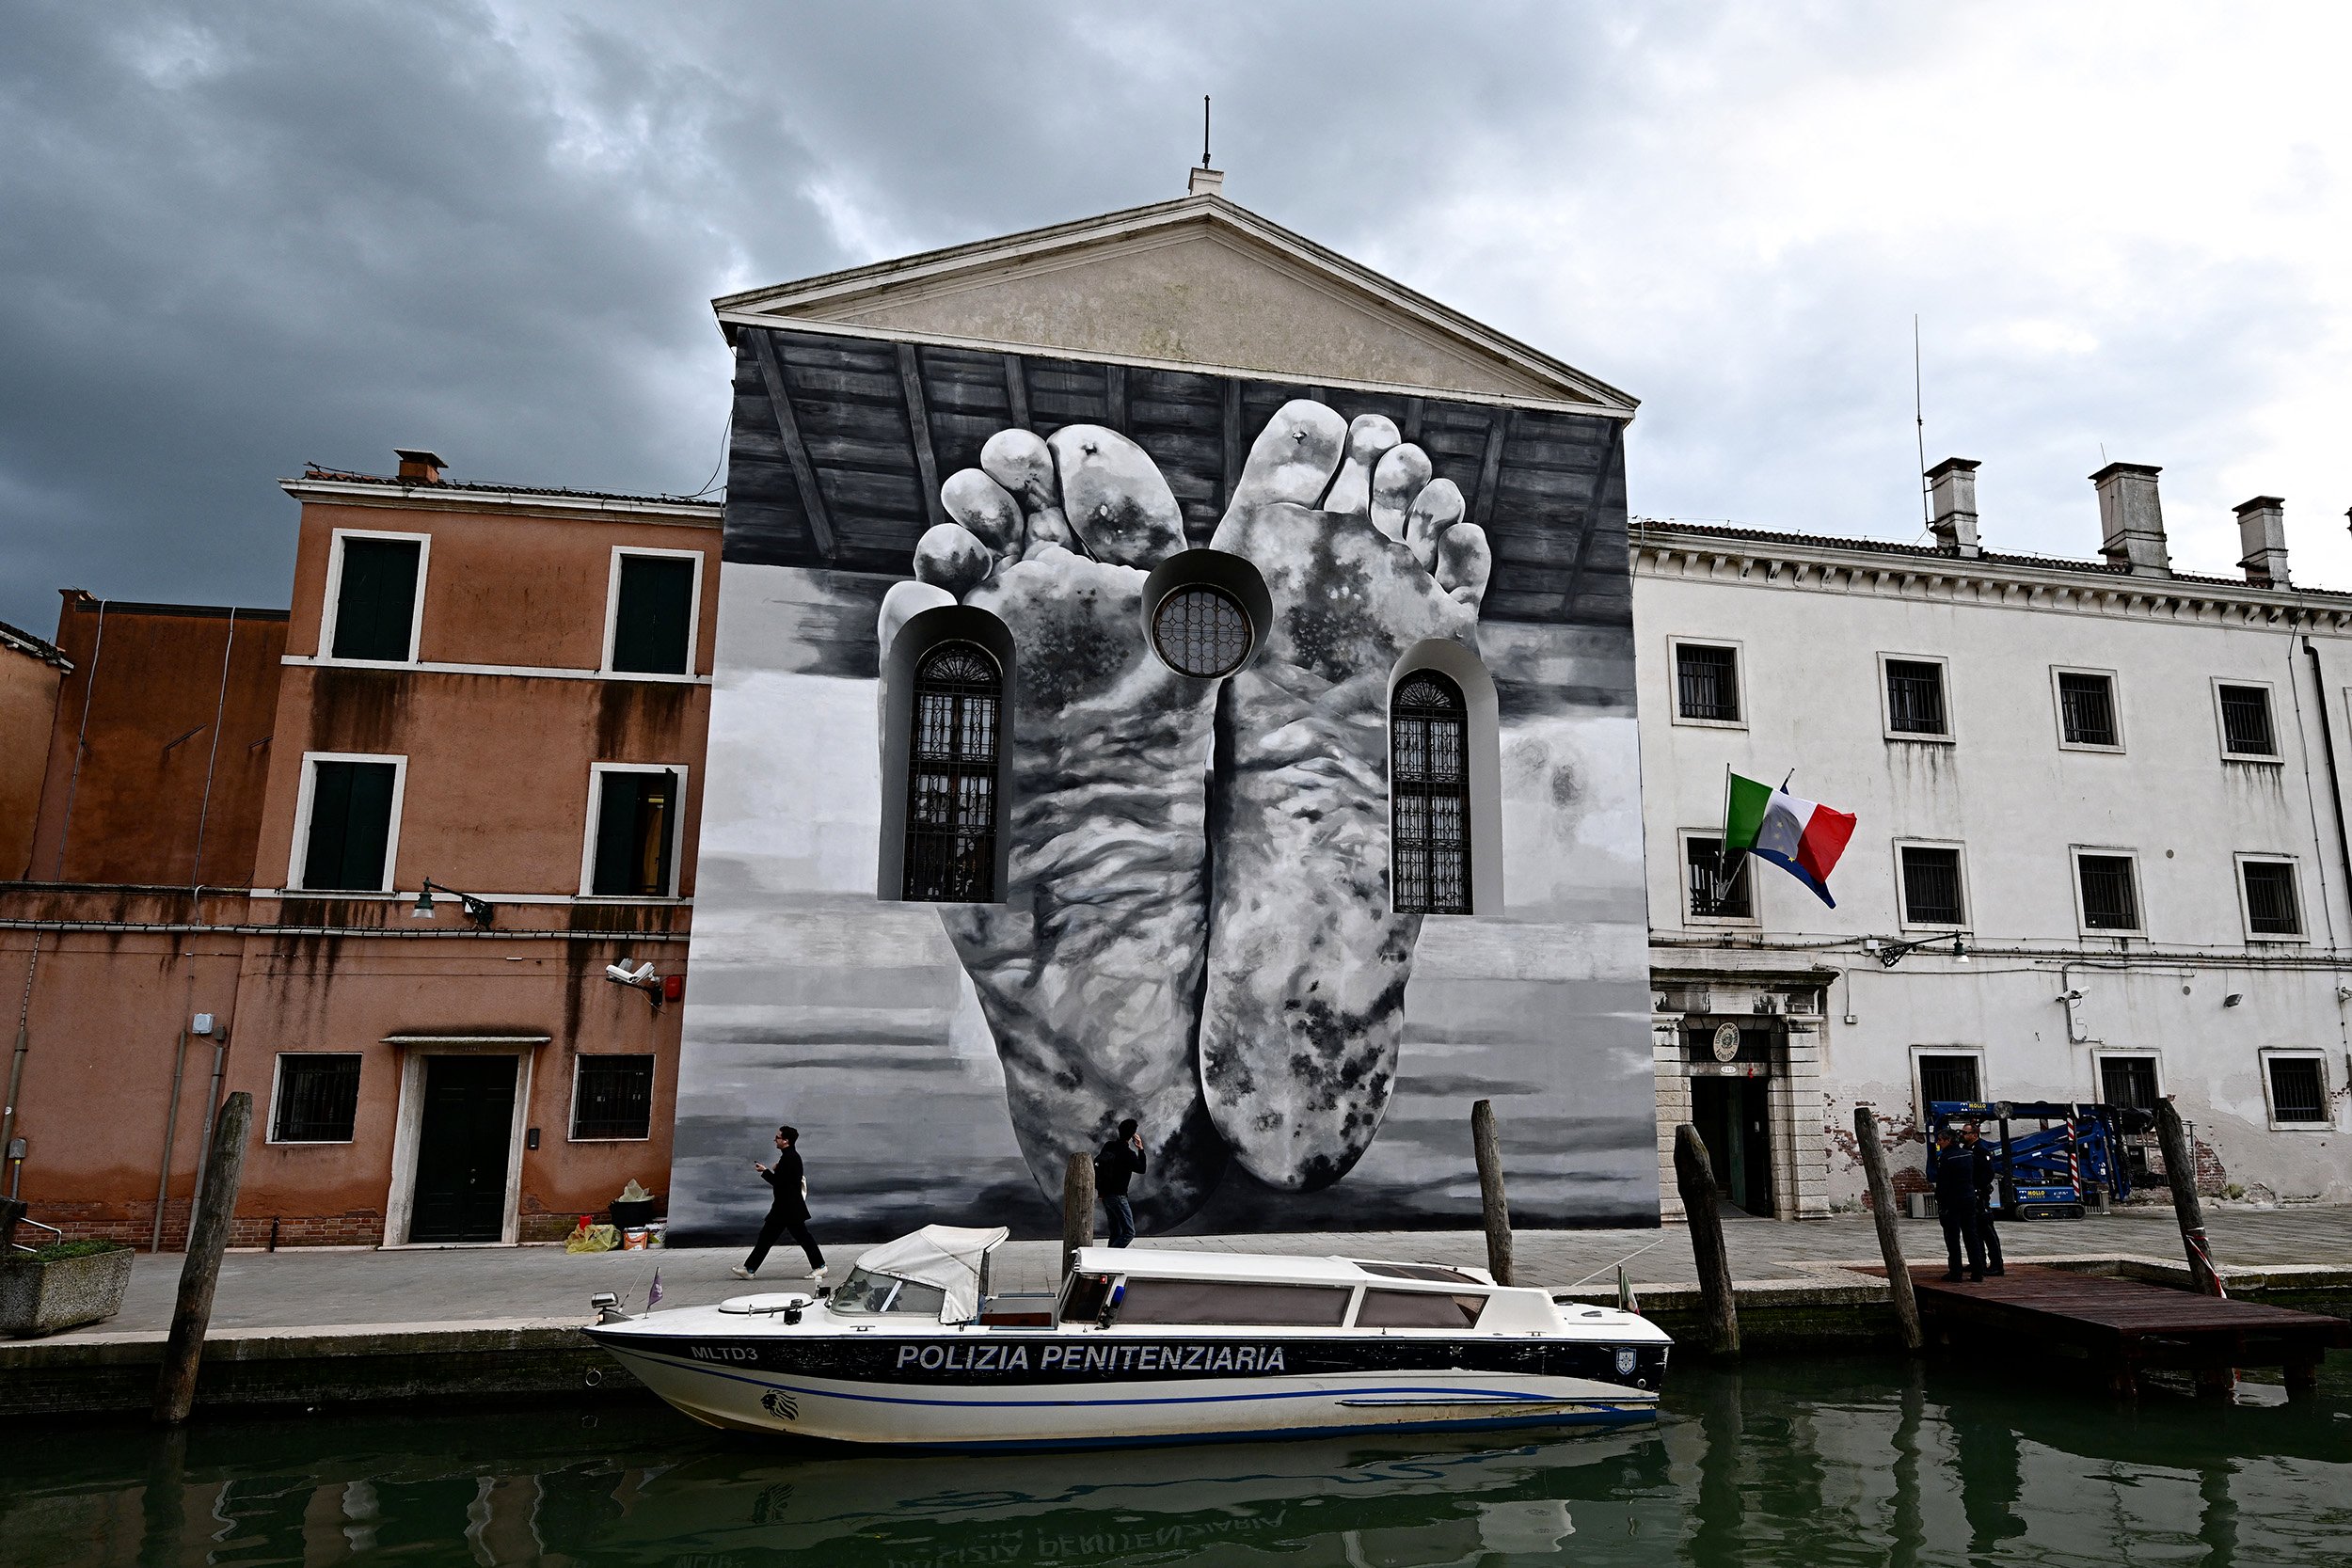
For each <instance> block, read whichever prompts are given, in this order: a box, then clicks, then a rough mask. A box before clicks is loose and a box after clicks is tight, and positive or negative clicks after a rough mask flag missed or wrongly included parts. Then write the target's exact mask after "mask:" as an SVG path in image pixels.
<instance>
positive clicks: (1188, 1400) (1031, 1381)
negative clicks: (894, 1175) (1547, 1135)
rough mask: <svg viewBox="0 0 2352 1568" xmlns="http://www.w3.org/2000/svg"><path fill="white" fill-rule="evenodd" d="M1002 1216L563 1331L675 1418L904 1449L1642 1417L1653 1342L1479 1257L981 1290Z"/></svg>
mask: <svg viewBox="0 0 2352 1568" xmlns="http://www.w3.org/2000/svg"><path fill="white" fill-rule="evenodd" d="M1007 1234H1008V1233H1007V1232H1006V1231H1005V1230H1003V1229H1001V1228H1000V1229H993V1230H974V1229H963V1228H958V1227H948V1226H928V1227H925V1228H923V1229H921V1230H918V1231H916V1232H914V1234H912V1235H909V1236H902V1237H900V1238H899V1239H898V1240H897V1241H895V1242H890V1243H884V1244H883V1245H882V1246H879V1247H875V1248H873V1249H872V1250H870V1251H868V1252H866V1253H865V1254H864V1255H863V1256H861V1257H860V1258H859V1259H858V1260H857V1263H856V1265H855V1267H854V1268H852V1269H851V1270H850V1275H849V1277H848V1278H846V1279H845V1280H843V1281H842V1283H841V1286H840V1288H839V1289H838V1290H835V1291H832V1292H831V1293H830V1294H824V1295H810V1294H807V1293H805V1292H802V1291H775V1292H768V1293H762V1294H755V1295H743V1296H736V1297H733V1298H731V1299H729V1300H726V1301H723V1302H720V1303H719V1304H718V1305H717V1306H715V1307H676V1308H673V1309H671V1310H669V1311H660V1312H648V1313H644V1314H643V1315H639V1316H630V1315H628V1314H625V1313H623V1312H621V1311H619V1310H618V1309H617V1307H614V1306H612V1304H611V1303H610V1302H609V1301H604V1302H600V1303H599V1311H598V1321H597V1322H596V1323H595V1324H593V1325H591V1326H589V1327H587V1328H585V1329H584V1330H583V1332H584V1333H586V1334H587V1335H588V1337H589V1338H592V1339H593V1340H595V1341H596V1343H597V1344H598V1345H600V1346H602V1347H603V1348H604V1349H605V1350H606V1351H608V1352H609V1353H611V1354H612V1355H613V1357H614V1358H615V1359H617V1360H618V1361H619V1362H620V1363H621V1364H622V1365H623V1366H624V1367H626V1368H627V1369H628V1370H629V1371H630V1372H632V1373H633V1374H635V1375H636V1377H637V1378H638V1379H639V1380H640V1381H641V1382H643V1383H644V1385H645V1386H647V1387H649V1388H651V1389H652V1390H653V1391H654V1392H655V1393H657V1394H659V1395H660V1396H661V1398H663V1399H664V1400H667V1401H668V1402H670V1403H671V1404H673V1405H675V1407H676V1408H677V1409H679V1410H681V1411H683V1412H684V1413H685V1414H687V1415H689V1416H691V1417H692V1418H695V1419H696V1420H699V1421H703V1422H706V1423H707V1424H709V1425H711V1426H715V1427H722V1428H727V1429H732V1430H736V1431H744V1432H765V1433H791V1434H794V1435H798V1436H803V1437H811V1438H822V1439H831V1440H834V1441H839V1442H846V1443H865V1444H879V1445H884V1446H892V1447H903V1448H948V1449H1019V1448H1073V1447H1074V1448H1089V1447H1096V1446H1102V1445H1112V1444H1125V1443H1166V1442H1208V1441H1217V1440H1229V1439H1258V1438H1269V1437H1289V1436H1309V1435H1333V1434H1343V1433H1362V1432H1442V1431H1455V1430H1478V1429H1487V1428H1502V1427H1552V1426H1582V1425H1616V1424H1622V1423H1626V1422H1632V1421H1641V1420H1646V1419H1650V1418H1654V1417H1655V1415H1656V1414H1657V1408H1658V1396H1659V1390H1660V1388H1661V1386H1662V1385H1663V1383H1664V1380H1665V1373H1666V1360H1667V1354H1668V1352H1669V1349H1670V1347H1671V1345H1672V1340H1671V1339H1670V1338H1668V1337H1667V1335H1666V1334H1665V1333H1664V1331H1662V1330H1661V1329H1660V1328H1659V1327H1658V1326H1657V1325H1656V1324H1654V1323H1650V1322H1648V1321H1647V1320H1645V1319H1644V1318H1641V1317H1639V1316H1637V1315H1635V1314H1633V1313H1630V1312H1621V1311H1616V1310H1613V1309H1611V1308H1608V1307H1594V1306H1584V1305H1581V1304H1578V1303H1573V1302H1567V1301H1563V1300H1557V1299H1555V1298H1554V1297H1553V1296H1551V1295H1550V1294H1549V1292H1547V1291H1541V1290H1536V1289H1532V1288H1528V1287H1511V1286H1503V1285H1498V1284H1496V1283H1495V1281H1494V1279H1493V1277H1492V1276H1491V1275H1488V1274H1486V1272H1485V1271H1483V1270H1479V1269H1469V1268H1455V1267H1452V1266H1448V1265H1444V1264H1438V1263H1414V1262H1382V1261H1375V1260H1372V1259H1355V1258H1336V1257H1334V1258H1308V1257H1281V1256H1274V1255H1251V1254H1238V1253H1229V1252H1208V1251H1201V1252H1192V1251H1178V1250H1174V1249H1171V1248H1159V1247H1133V1246H1131V1247H1122V1248H1113V1247H1082V1248H1080V1249H1078V1251H1077V1252H1076V1254H1075V1255H1074V1259H1073V1266H1072V1268H1071V1270H1070V1272H1069V1274H1068V1275H1066V1276H1065V1278H1064V1279H1063V1281H1062V1284H1061V1287H1060V1290H1059V1291H1058V1292H1057V1293H1056V1294H1054V1295H1052V1296H1045V1295H1038V1296H992V1295H991V1294H990V1291H989V1289H988V1283H989V1281H988V1275H989V1254H990V1253H991V1252H992V1251H993V1249H994V1248H995V1247H997V1246H999V1245H1001V1244H1002V1243H1004V1241H1005V1239H1006V1236H1007Z"/></svg>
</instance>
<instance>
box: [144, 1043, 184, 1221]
mask: <svg viewBox="0 0 2352 1568" xmlns="http://www.w3.org/2000/svg"><path fill="white" fill-rule="evenodd" d="M187 1065H188V1029H187V1025H186V1024H184V1023H183V1024H182V1025H181V1026H180V1049H179V1050H178V1051H177V1052H175V1053H173V1055H172V1058H171V1108H170V1109H169V1110H168V1111H166V1112H165V1113H164V1163H163V1168H162V1169H160V1170H158V1171H157V1172H156V1173H155V1224H154V1227H153V1228H152V1229H151V1230H150V1231H149V1232H148V1235H147V1250H148V1251H150V1252H161V1251H163V1250H164V1205H165V1204H166V1203H168V1202H169V1201H171V1141H172V1134H173V1133H175V1132H179V1131H180V1081H181V1079H182V1077H183V1075H184V1073H185V1071H186V1069H187Z"/></svg>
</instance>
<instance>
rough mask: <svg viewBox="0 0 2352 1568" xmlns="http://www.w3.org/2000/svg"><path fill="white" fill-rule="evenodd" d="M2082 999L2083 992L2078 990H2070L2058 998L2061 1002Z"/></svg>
mask: <svg viewBox="0 0 2352 1568" xmlns="http://www.w3.org/2000/svg"><path fill="white" fill-rule="evenodd" d="M2082 999H2083V993H2082V992H2081V991H2078V990H2070V991H2068V992H2067V993H2066V994H2065V995H2064V996H2061V997H2059V998H2058V1000H2059V1001H2061V1002H2080V1001H2081V1000H2082Z"/></svg>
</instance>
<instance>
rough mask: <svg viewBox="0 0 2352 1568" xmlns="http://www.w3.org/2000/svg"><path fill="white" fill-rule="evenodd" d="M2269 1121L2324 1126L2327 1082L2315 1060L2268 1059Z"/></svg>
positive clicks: (2309, 1057)
mask: <svg viewBox="0 0 2352 1568" xmlns="http://www.w3.org/2000/svg"><path fill="white" fill-rule="evenodd" d="M2265 1065H2266V1066H2267V1068H2268V1069H2269V1071H2270V1119H2271V1120H2273V1121H2296V1122H2307V1123H2317V1124H2320V1125H2325V1124H2326V1122H2327V1120H2328V1081H2327V1077H2326V1075H2325V1074H2324V1073H2323V1072H2322V1071H2321V1070H2320V1065H2319V1058H2318V1057H2316V1056H2271V1057H2267V1058H2265Z"/></svg>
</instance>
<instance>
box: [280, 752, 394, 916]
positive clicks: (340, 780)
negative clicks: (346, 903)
mask: <svg viewBox="0 0 2352 1568" xmlns="http://www.w3.org/2000/svg"><path fill="white" fill-rule="evenodd" d="M310 766H311V769H312V772H311V781H310V839H309V842H308V843H307V844H306V845H305V846H304V849H303V857H302V885H303V886H304V887H305V888H307V889H310V890H313V891H316V892H324V893H381V892H383V891H384V877H385V873H386V871H387V870H388V869H389V867H387V866H386V865H385V863H384V851H385V847H386V846H387V845H388V844H389V842H390V840H391V832H392V776H393V772H394V768H393V765H392V764H390V763H389V762H318V763H312V764H311V765H310Z"/></svg>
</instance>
